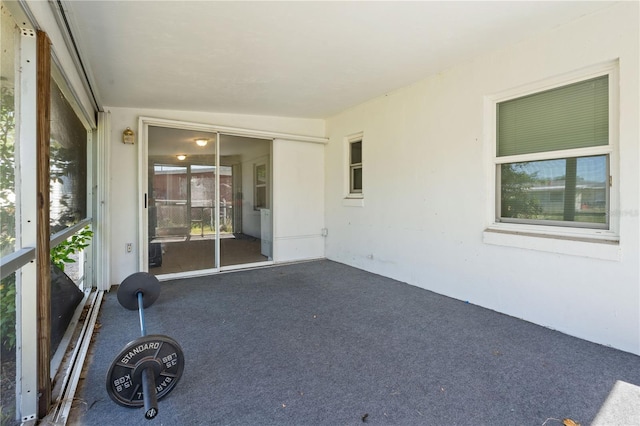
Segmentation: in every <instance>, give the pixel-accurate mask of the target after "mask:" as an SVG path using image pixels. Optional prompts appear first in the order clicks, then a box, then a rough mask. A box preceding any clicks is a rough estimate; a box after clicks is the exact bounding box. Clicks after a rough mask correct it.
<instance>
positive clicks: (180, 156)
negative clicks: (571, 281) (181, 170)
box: [176, 154, 187, 161]
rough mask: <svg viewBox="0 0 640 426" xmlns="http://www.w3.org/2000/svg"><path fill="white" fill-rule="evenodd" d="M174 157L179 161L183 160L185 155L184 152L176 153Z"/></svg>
mask: <svg viewBox="0 0 640 426" xmlns="http://www.w3.org/2000/svg"><path fill="white" fill-rule="evenodd" d="M176 158H177V159H178V160H180V161H184V160H185V159H186V158H187V156H186V155H184V154H178V155H176Z"/></svg>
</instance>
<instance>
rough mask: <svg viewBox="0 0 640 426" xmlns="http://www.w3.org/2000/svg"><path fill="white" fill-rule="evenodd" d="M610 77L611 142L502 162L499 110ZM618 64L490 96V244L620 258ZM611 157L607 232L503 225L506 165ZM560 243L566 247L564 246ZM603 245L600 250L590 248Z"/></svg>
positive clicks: (486, 108)
mask: <svg viewBox="0 0 640 426" xmlns="http://www.w3.org/2000/svg"><path fill="white" fill-rule="evenodd" d="M603 75H608V76H609V143H608V144H607V145H603V146H598V147H589V148H577V149H567V150H559V151H549V152H543V153H533V154H522V155H513V156H504V157H498V156H497V152H496V146H497V129H496V127H497V121H496V119H497V115H496V111H497V105H498V104H499V103H500V102H504V101H507V100H510V99H515V98H519V97H522V96H527V95H531V94H535V93H540V92H543V91H546V90H550V89H554V88H559V87H563V86H567V85H569V84H573V83H578V82H581V81H585V80H589V79H592V78H596V77H599V76H603ZM618 99H619V94H618V63H617V61H612V62H607V63H605V64H600V65H597V66H594V67H590V68H587V69H583V70H580V71H576V72H572V73H569V74H564V75H561V76H557V77H554V78H549V79H545V80H542V81H538V82H535V83H532V84H528V85H526V86H522V87H518V88H515V89H511V90H507V91H504V92H502V93H498V94H495V95H490V96H486V97H485V102H484V111H485V114H484V115H485V137H484V140H485V144H484V145H485V147H484V148H485V158H486V162H485V164H488V165H489V168H490V170H489V171H488V173H487V188H488V199H489V200H490V202H488V203H487V210H486V229H485V231H484V233H483V240H484V242H485V243H489V244H497V245H504V246H515V247H521V248H532V249H536V250H542V251H550V252H560V253H566V254H576V255H586V256H590V257H596V258H606V259H612V260H613V259H619V257H620V252H619V246H618V243H619V240H620V236H619V229H620V226H619V214H617V212H619V211H620V210H619V205H620V204H619V189H618V188H619V165H618V117H619V112H618ZM591 155H608V159H609V184H610V186H609V200H608V201H609V202H608V207H609V210H608V215H609V227H608V229H598V228H588V227H576V226H562V225H560V226H557V225H544V224H529V223H511V222H500V221H499V218H498V216H499V205H498V203H499V202H500V190H501V188H500V182H499V179H498V177H499V175H498V170H499V168H500V165H501V164H505V163H514V162H525V161H538V160H551V159H557V158H567V157H583V156H591ZM559 241H561V242H559ZM585 244H587V245H593V244H598V247H595V250H594V247H593V246H586V245H585Z"/></svg>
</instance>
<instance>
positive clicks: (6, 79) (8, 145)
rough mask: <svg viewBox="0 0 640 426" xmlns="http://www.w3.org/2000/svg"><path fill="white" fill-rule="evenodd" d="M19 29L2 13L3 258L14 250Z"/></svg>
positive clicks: (0, 182)
mask: <svg viewBox="0 0 640 426" xmlns="http://www.w3.org/2000/svg"><path fill="white" fill-rule="evenodd" d="M15 34H16V26H15V24H14V22H13V19H11V16H10V15H9V14H8V13H7V12H6V11H5V9H4V8H3V9H2V39H1V43H2V58H1V59H0V66H1V69H0V91H1V94H2V99H1V100H0V229H1V233H0V256H4V255H7V254H9V253H12V252H13V251H14V250H15V239H16V222H15V220H16V216H15V211H16V205H15V201H16V194H15V149H14V138H15V128H16V121H15V118H16V114H15V110H16V108H15V107H16V105H15V97H14V93H15V92H14V89H15V83H14V82H15V55H16V51H15V46H14V43H15V41H16V38H15Z"/></svg>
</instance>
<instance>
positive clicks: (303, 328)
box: [74, 261, 640, 426]
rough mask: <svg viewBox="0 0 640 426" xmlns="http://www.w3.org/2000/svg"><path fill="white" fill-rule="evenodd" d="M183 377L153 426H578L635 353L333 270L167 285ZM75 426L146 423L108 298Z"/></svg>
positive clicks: (118, 310) (305, 266)
mask: <svg viewBox="0 0 640 426" xmlns="http://www.w3.org/2000/svg"><path fill="white" fill-rule="evenodd" d="M145 316H146V325H147V332H148V333H149V334H166V335H168V336H171V337H172V338H174V339H175V340H176V341H177V342H179V343H180V345H181V346H182V349H183V351H184V354H185V369H184V374H183V375H182V378H181V379H180V382H179V383H178V384H177V385H176V387H175V388H174V389H173V391H172V392H171V393H170V394H168V395H167V396H166V397H165V398H163V399H162V400H160V402H159V414H158V416H157V417H156V418H155V419H154V420H151V422H155V424H157V425H358V424H371V425H538V426H540V425H543V424H545V425H546V426H553V425H561V424H562V419H564V418H570V419H572V420H574V421H576V422H579V423H581V424H582V425H587V424H589V423H590V422H591V421H592V420H593V419H594V417H595V416H596V414H597V412H598V410H599V408H600V407H601V405H602V404H603V402H604V401H605V399H606V397H607V395H608V394H609V392H610V391H611V389H612V387H613V385H614V384H615V382H616V380H622V381H625V382H628V383H632V384H635V385H640V357H638V356H635V355H632V354H629V353H625V352H621V351H617V350H614V349H611V348H608V347H605V346H601V345H597V344H593V343H589V342H586V341H584V340H580V339H577V338H573V337H570V336H567V335H565V334H562V333H559V332H556V331H553V330H549V329H547V328H544V327H540V326H537V325H534V324H531V323H528V322H526V321H522V320H518V319H516V318H512V317H509V316H506V315H502V314H499V313H496V312H493V311H490V310H487V309H484V308H480V307H478V306H475V305H472V304H468V303H464V302H461V301H457V300H454V299H450V298H447V297H444V296H441V295H438V294H435V293H432V292H429V291H426V290H422V289H419V288H416V287H413V286H410V285H407V284H405V283H401V282H398V281H394V280H392V279H389V278H385V277H381V276H378V275H375V274H371V273H368V272H364V271H361V270H358V269H355V268H351V267H348V266H345V265H342V264H338V263H335V262H331V261H316V262H309V263H300V264H294V265H286V266H278V267H273V268H265V269H256V270H250V271H242V272H235V273H228V274H220V275H216V276H210V277H201V278H191V279H184V280H175V281H171V282H166V283H162V292H161V294H160V297H159V299H158V300H157V301H156V303H155V304H154V305H152V306H151V307H149V308H148V309H146V310H145ZM100 323H101V327H100V329H99V331H98V332H97V334H96V336H95V342H94V345H93V349H92V352H93V355H92V361H91V364H90V366H89V367H88V370H87V372H86V375H85V378H84V381H83V383H82V386H81V389H80V392H79V393H78V394H77V395H76V397H77V400H76V402H75V408H74V413H75V414H74V416H75V420H74V423H75V424H84V425H124V424H127V425H137V424H140V425H143V424H144V425H148V424H153V423H149V420H145V419H144V414H143V409H130V408H125V407H121V406H119V405H116V404H115V403H114V402H113V401H111V399H110V398H109V396H108V395H107V392H106V388H105V376H106V373H107V370H108V368H109V366H110V364H111V362H112V361H113V359H114V357H115V356H116V355H117V354H118V353H119V352H120V350H121V349H122V348H123V347H124V345H125V344H126V343H128V342H129V341H131V340H133V339H135V338H137V337H139V336H140V328H139V323H138V317H137V313H136V312H135V311H127V310H125V309H124V308H122V307H121V306H120V305H119V304H118V301H117V297H116V294H115V292H111V293H109V294H108V295H107V296H106V299H105V301H104V303H103V306H102V312H101V316H100Z"/></svg>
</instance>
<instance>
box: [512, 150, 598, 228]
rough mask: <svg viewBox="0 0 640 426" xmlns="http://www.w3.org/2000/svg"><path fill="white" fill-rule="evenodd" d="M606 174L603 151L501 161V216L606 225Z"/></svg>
mask: <svg viewBox="0 0 640 426" xmlns="http://www.w3.org/2000/svg"><path fill="white" fill-rule="evenodd" d="M607 176H608V158H607V156H606V155H599V156H592V157H579V158H575V157H573V158H563V159H557V160H544V161H530V162H521V163H508V164H501V165H500V178H501V184H500V186H501V203H500V204H501V205H500V211H501V213H500V217H501V218H502V219H531V220H536V221H560V222H565V223H564V225H566V224H567V223H566V222H575V223H588V224H603V225H605V224H607V191H608V178H607ZM507 221H508V220H507Z"/></svg>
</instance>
